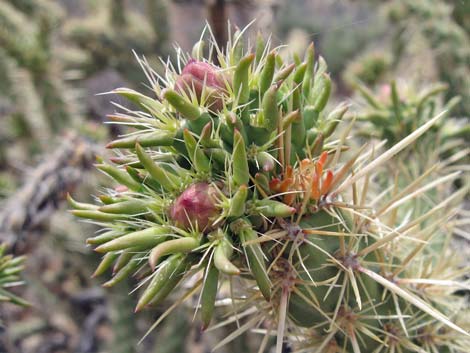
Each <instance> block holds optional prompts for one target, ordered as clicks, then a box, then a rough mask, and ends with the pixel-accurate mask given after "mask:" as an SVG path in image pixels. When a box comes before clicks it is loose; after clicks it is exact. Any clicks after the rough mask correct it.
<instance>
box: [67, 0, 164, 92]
mask: <svg viewBox="0 0 470 353" xmlns="http://www.w3.org/2000/svg"><path fill="white" fill-rule="evenodd" d="M146 4H147V8H146V11H145V13H146V14H147V16H145V15H144V14H142V13H140V12H138V11H136V10H135V9H132V8H131V7H130V4H129V3H128V1H125V0H108V1H103V2H99V3H97V4H96V5H95V8H94V10H93V13H90V15H89V16H87V17H85V18H76V19H73V20H71V21H69V22H68V23H67V24H66V26H65V29H64V32H65V33H64V35H65V38H67V40H68V41H70V43H73V44H74V45H75V46H77V47H78V48H79V49H80V50H81V52H82V57H83V58H86V59H85V60H83V61H82V63H81V64H82V67H81V69H82V70H83V71H84V72H85V75H86V76H90V75H91V74H93V73H96V72H98V71H100V70H104V69H115V70H117V71H118V72H119V73H120V74H121V75H123V77H126V78H127V79H131V80H132V81H133V82H134V83H136V84H138V83H140V82H142V80H143V78H144V77H143V76H142V70H141V69H140V67H139V66H138V64H137V63H136V61H135V59H134V56H133V55H132V54H131V52H130V49H129V48H131V49H132V50H135V51H136V52H138V53H141V54H142V55H146V56H153V55H154V54H155V53H156V52H159V53H160V54H165V53H164V52H162V50H167V42H166V41H167V39H168V38H167V35H168V33H167V31H168V18H167V14H166V6H165V1H163V0H149V1H147V3H146Z"/></svg>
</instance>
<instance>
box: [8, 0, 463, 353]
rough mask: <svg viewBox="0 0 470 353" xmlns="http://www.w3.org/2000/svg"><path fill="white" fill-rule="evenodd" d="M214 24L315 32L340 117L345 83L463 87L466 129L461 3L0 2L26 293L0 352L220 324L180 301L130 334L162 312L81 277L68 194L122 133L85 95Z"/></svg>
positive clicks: (95, 181) (190, 352) (87, 179)
mask: <svg viewBox="0 0 470 353" xmlns="http://www.w3.org/2000/svg"><path fill="white" fill-rule="evenodd" d="M255 19H256V21H255V22H253V23H252V21H253V20H255ZM227 21H230V24H231V25H232V26H234V27H235V26H236V27H238V28H243V27H245V26H247V25H248V24H249V23H252V24H251V25H250V26H249V28H248V29H247V31H248V32H249V36H250V37H251V38H252V40H253V41H252V42H254V41H255V38H256V35H257V33H261V34H262V35H263V36H265V37H268V34H269V33H272V37H271V39H272V41H273V43H274V44H275V45H280V44H281V43H282V44H286V47H285V48H283V49H282V50H283V51H285V55H286V56H289V55H293V54H298V55H303V51H304V49H305V48H306V47H307V46H308V45H309V43H310V42H312V41H313V42H314V43H315V47H316V52H317V53H319V54H320V55H321V56H323V57H324V58H325V59H326V61H327V62H328V64H329V71H330V72H331V76H332V78H333V80H334V96H335V99H334V100H336V101H338V100H347V101H349V102H350V104H351V110H352V112H354V111H358V112H359V113H360V109H361V105H360V104H357V92H356V85H355V83H356V82H358V81H361V82H362V83H364V84H365V85H366V86H367V87H368V88H369V89H370V90H371V91H372V92H374V93H375V94H377V95H378V96H380V94H385V93H384V92H386V91H387V87H389V86H388V85H389V84H390V82H391V80H392V79H394V80H396V82H397V84H398V86H399V87H401V88H402V89H403V90H405V92H410V91H412V92H418V91H420V90H421V89H422V88H423V87H427V86H428V85H429V84H430V83H439V82H440V83H444V84H445V85H446V86H447V90H445V91H443V92H442V94H440V99H441V100H442V101H443V102H445V101H447V100H449V99H450V98H452V97H454V96H457V95H459V96H460V97H461V98H462V99H461V101H460V103H459V104H458V105H457V106H456V108H455V110H454V112H453V114H454V115H455V116H456V117H457V118H458V119H459V121H461V124H466V125H468V117H469V116H470V97H469V96H470V83H469V80H470V39H469V32H470V1H468V0H453V1H452V0H448V1H445V0H395V1H384V0H376V1H372V0H370V1H366V0H364V1H357V0H356V1H353V0H321V1H320V0H318V1H316V0H285V1H282V0H0V242H4V243H6V245H7V247H8V249H9V251H10V252H12V253H14V254H18V255H20V254H21V255H22V254H24V255H27V261H26V269H25V271H24V275H23V278H24V280H25V284H26V285H25V286H22V287H19V288H16V289H15V293H17V294H19V295H21V296H22V297H23V298H25V299H26V300H28V301H29V302H30V303H31V306H30V307H28V308H22V307H16V306H13V305H11V304H1V303H0V323H1V328H0V352H8V353H10V352H20V353H48V352H76V353H95V352H113V353H133V352H142V353H144V352H145V353H147V352H148V353H173V352H187V353H199V352H200V353H203V352H210V348H209V347H211V346H214V344H213V342H215V341H218V340H220V337H224V336H225V335H227V332H224V329H221V330H217V331H214V332H210V333H205V334H203V335H202V334H201V332H200V331H199V329H198V327H200V326H199V325H197V324H196V325H193V324H192V323H191V321H192V319H193V318H192V316H193V315H192V311H191V310H189V309H188V310H187V311H185V310H184V309H181V312H180V313H179V314H176V315H172V316H171V317H170V319H169V320H165V321H164V322H163V324H162V325H161V326H160V327H159V328H158V329H157V330H155V331H154V332H153V333H152V334H151V335H150V336H149V337H148V338H146V339H145V340H144V341H143V342H142V343H141V344H138V341H139V340H140V338H141V337H142V336H143V335H144V334H145V332H146V330H147V329H148V328H149V327H150V325H151V324H152V322H153V321H154V320H155V318H156V317H157V316H158V315H159V314H161V312H159V309H156V310H155V311H153V312H146V313H139V314H138V315H134V314H133V307H134V305H135V299H136V297H135V296H132V295H128V293H129V292H131V291H132V289H133V286H134V285H135V283H132V281H128V282H125V283H122V284H120V285H119V286H117V287H115V288H112V289H104V288H102V287H101V283H103V281H104V280H103V279H102V278H97V279H94V278H91V274H92V273H93V270H94V268H95V266H96V265H97V263H98V260H99V257H98V256H97V255H95V254H94V253H92V251H91V250H90V249H89V248H87V247H86V246H85V241H84V240H85V238H86V237H88V236H90V235H92V234H93V233H94V232H95V231H96V229H95V228H94V227H93V226H92V225H90V224H86V223H83V222H78V221H77V220H76V219H74V218H73V217H72V216H71V215H70V214H69V213H68V212H67V204H66V201H65V198H66V194H67V192H71V193H73V194H74V195H75V198H76V199H80V200H85V201H90V200H91V194H92V193H93V190H94V189H96V186H97V185H99V187H103V188H104V187H107V186H108V184H107V183H108V182H109V181H108V180H107V179H106V178H104V177H102V176H101V175H100V174H99V173H97V172H96V171H95V170H94V168H93V163H94V160H95V156H96V155H105V154H106V151H105V150H104V149H103V146H104V145H105V143H106V141H108V140H110V139H111V138H113V137H116V136H117V135H119V134H121V133H123V132H124V131H121V130H120V129H119V128H118V127H117V126H116V125H107V124H104V122H105V121H106V115H107V114H111V113H113V112H115V111H116V109H117V106H116V105H121V104H122V105H124V104H126V103H125V102H123V101H121V100H120V99H119V98H118V97H115V96H111V95H97V94H99V93H104V92H109V91H111V90H113V89H114V88H117V87H124V86H125V87H130V88H134V89H136V90H140V91H144V92H145V91H148V88H147V87H146V86H145V83H146V78H145V76H144V74H143V71H142V70H141V68H140V67H139V65H138V63H137V61H136V60H135V57H134V54H133V53H132V50H134V51H135V52H136V53H137V54H138V55H140V56H142V55H144V56H145V57H146V58H147V60H148V61H149V63H150V64H151V66H152V67H153V68H154V69H155V70H156V71H157V72H159V71H161V67H162V61H160V59H159V57H161V58H163V62H166V61H167V60H170V61H172V60H173V58H174V57H175V45H176V43H178V45H179V46H180V47H181V48H182V50H183V51H188V52H190V51H191V48H192V45H193V44H194V43H195V42H196V41H197V40H198V39H199V37H200V33H201V31H202V30H203V28H204V26H205V25H206V23H209V24H210V25H211V26H212V29H213V32H214V36H215V38H216V40H217V42H218V43H219V44H220V45H221V46H223V43H224V42H225V41H226V40H227V28H228V26H227ZM110 101H113V102H115V104H114V105H113V104H111V103H110ZM467 142H468V141H467ZM162 310H163V308H162ZM256 347H258V341H257V338H256V336H254V337H252V336H250V337H249V338H245V337H242V338H240V339H237V340H234V341H233V342H232V343H230V344H229V345H227V346H226V347H223V348H221V349H220V350H219V352H221V353H224V352H227V353H236V352H256Z"/></svg>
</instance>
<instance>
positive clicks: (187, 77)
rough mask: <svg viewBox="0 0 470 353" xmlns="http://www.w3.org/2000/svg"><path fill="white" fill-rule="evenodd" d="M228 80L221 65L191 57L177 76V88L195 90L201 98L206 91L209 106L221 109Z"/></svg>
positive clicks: (183, 90) (184, 90)
mask: <svg viewBox="0 0 470 353" xmlns="http://www.w3.org/2000/svg"><path fill="white" fill-rule="evenodd" d="M226 80H227V78H226V77H225V76H224V74H223V73H222V71H221V69H220V67H217V66H215V65H212V64H209V63H206V62H203V61H197V60H195V59H191V60H189V61H188V63H187V64H186V66H185V67H184V68H183V70H182V71H181V75H180V76H179V77H178V78H177V80H176V83H175V89H176V90H177V91H180V92H186V93H187V94H191V92H194V93H195V94H196V96H197V98H198V99H199V100H201V98H202V96H203V91H205V97H204V98H205V99H206V103H207V105H208V107H209V108H211V109H212V110H214V111H220V110H221V109H222V108H223V95H224V94H225V92H226V89H225V88H226V87H225V82H226ZM163 95H164V93H163Z"/></svg>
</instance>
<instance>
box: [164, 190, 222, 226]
mask: <svg viewBox="0 0 470 353" xmlns="http://www.w3.org/2000/svg"><path fill="white" fill-rule="evenodd" d="M218 214H219V210H218V208H217V206H216V190H215V189H214V187H212V186H211V185H209V184H208V183H204V182H201V183H196V184H193V185H191V186H189V187H188V188H187V189H186V190H185V191H183V193H182V194H181V195H180V196H178V198H177V199H176V200H175V201H174V202H173V205H172V206H171V208H170V219H171V220H172V221H173V222H174V223H175V224H176V225H177V226H178V227H181V228H184V229H191V227H196V224H197V227H198V229H199V230H200V231H205V230H210V228H211V226H212V224H211V222H212V221H213V219H214V218H215V217H217V215H218Z"/></svg>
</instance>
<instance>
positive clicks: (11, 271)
mask: <svg viewBox="0 0 470 353" xmlns="http://www.w3.org/2000/svg"><path fill="white" fill-rule="evenodd" d="M5 251H6V245H5V244H1V245H0V303H1V302H9V303H13V304H16V305H21V306H28V305H29V304H28V302H27V301H25V300H24V299H22V298H20V297H18V296H17V295H15V294H13V293H12V292H11V291H10V288H12V287H16V286H19V285H21V284H23V282H22V281H21V280H20V276H19V274H20V273H21V271H22V270H23V263H24V260H25V257H24V256H17V257H14V256H13V255H6V254H5Z"/></svg>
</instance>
